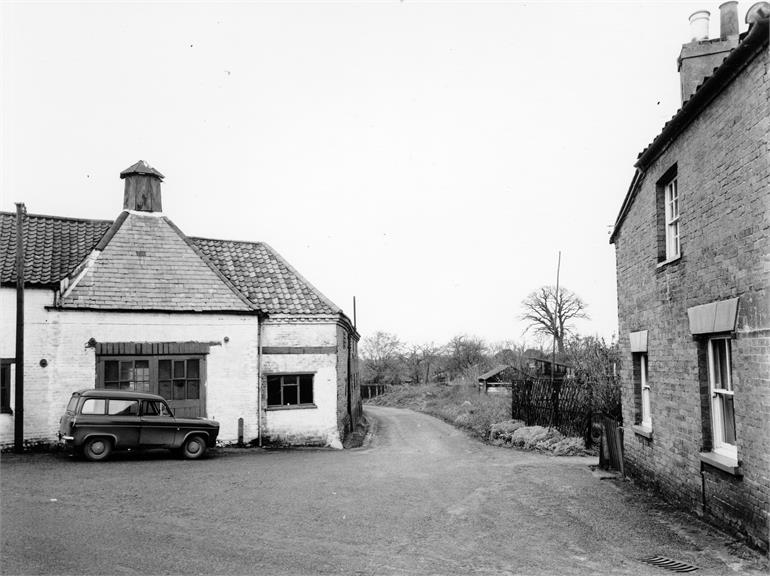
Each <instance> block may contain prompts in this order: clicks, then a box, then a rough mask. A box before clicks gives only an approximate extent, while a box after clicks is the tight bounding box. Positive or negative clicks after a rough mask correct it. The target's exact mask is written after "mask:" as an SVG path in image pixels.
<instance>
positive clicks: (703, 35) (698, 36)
mask: <svg viewBox="0 0 770 576" xmlns="http://www.w3.org/2000/svg"><path fill="white" fill-rule="evenodd" d="M710 16H711V13H710V12H709V11H708V10H698V11H697V12H693V13H692V15H691V16H690V41H691V42H696V41H698V40H708V39H709V17H710Z"/></svg>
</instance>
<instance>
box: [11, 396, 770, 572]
mask: <svg viewBox="0 0 770 576" xmlns="http://www.w3.org/2000/svg"><path fill="white" fill-rule="evenodd" d="M366 410H367V414H368V415H369V417H370V419H372V420H373V421H374V422H375V426H374V428H373V434H372V437H371V440H370V441H369V442H368V444H367V445H365V446H364V447H362V448H359V449H353V450H345V451H332V450H320V449H319V450H316V449H297V450H281V451H267V450H259V449H249V450H223V451H219V453H218V454H214V455H212V457H211V458H208V459H206V460H203V461H200V462H190V461H182V460H176V459H173V458H170V457H168V456H167V455H166V454H165V453H163V452H159V453H148V454H144V455H137V454H128V455H124V456H116V457H115V458H114V459H113V460H111V461H108V462H103V463H89V462H84V461H78V460H74V459H72V458H69V457H66V456H63V455H52V454H33V455H23V456H17V455H3V457H2V462H1V469H0V470H1V473H2V476H1V484H0V486H1V488H2V503H1V506H2V507H1V511H2V516H1V517H0V520H1V521H2V524H1V531H2V549H1V550H0V553H1V557H0V560H2V572H3V574H264V575H269V576H278V575H283V574H298V575H299V574H353V575H358V574H362V575H392V574H405V575H406V574H408V575H428V574H436V575H447V576H452V575H458V576H459V575H463V576H466V575H469V574H476V575H486V574H489V575H492V574H494V575H507V574H535V575H538V574H586V575H587V574H649V575H656V576H665V574H669V573H671V572H667V571H666V570H663V569H661V568H658V567H654V566H649V565H647V564H644V563H642V562H640V560H641V559H642V558H645V557H650V556H656V555H659V556H665V557H669V558H672V559H674V560H677V561H680V562H685V563H690V564H692V565H695V566H698V567H699V570H698V571H697V572H696V574H701V575H707V574H744V573H752V572H755V573H762V569H763V568H764V569H767V563H766V560H763V559H761V558H760V557H758V556H757V555H756V554H753V553H751V552H750V551H747V550H746V549H745V548H742V547H741V546H739V545H736V544H735V543H734V542H731V540H730V539H729V538H727V537H726V536H725V535H723V534H721V533H719V532H716V531H714V530H713V529H711V528H708V527H707V526H706V525H705V524H703V523H701V522H699V521H697V520H694V519H693V518H691V517H688V516H685V515H683V514H681V513H677V512H675V511H673V510H671V509H670V508H668V507H666V506H665V505H663V504H661V503H660V502H658V501H657V500H655V499H654V498H651V497H650V496H648V495H646V494H645V493H644V492H641V491H639V490H637V489H635V488H634V487H633V486H632V485H631V484H629V483H627V482H619V481H614V480H599V479H598V478H597V477H596V476H595V475H593V474H592V472H591V469H590V468H589V464H592V463H594V460H593V459H589V458H580V457H568V458H556V457H552V456H545V455H540V454H535V453H527V452H520V451H517V450H511V449H503V448H495V447H491V446H487V445H484V444H481V443H479V442H478V441H476V440H473V439H471V438H469V437H467V436H466V435H464V434H463V433H462V432H460V431H458V430H456V429H454V428H452V427H451V426H449V425H447V424H445V423H443V422H441V421H439V420H436V419H434V418H432V417H430V416H426V415H424V414H418V413H415V412H411V411H408V410H398V409H392V408H382V407H367V409H366Z"/></svg>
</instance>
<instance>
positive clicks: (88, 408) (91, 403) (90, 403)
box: [80, 398, 107, 414]
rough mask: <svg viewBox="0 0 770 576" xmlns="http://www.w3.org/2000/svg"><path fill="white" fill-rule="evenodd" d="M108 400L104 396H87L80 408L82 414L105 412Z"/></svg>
mask: <svg viewBox="0 0 770 576" xmlns="http://www.w3.org/2000/svg"><path fill="white" fill-rule="evenodd" d="M106 405H107V401H106V400H104V399H103V398H87V399H86V400H85V401H84V402H83V407H82V408H81V409H80V413H81V414H104V412H105V410H104V409H105V407H106Z"/></svg>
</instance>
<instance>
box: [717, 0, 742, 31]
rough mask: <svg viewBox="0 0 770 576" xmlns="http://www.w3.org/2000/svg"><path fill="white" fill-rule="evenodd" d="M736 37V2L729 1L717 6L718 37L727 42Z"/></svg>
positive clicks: (733, 0)
mask: <svg viewBox="0 0 770 576" xmlns="http://www.w3.org/2000/svg"><path fill="white" fill-rule="evenodd" d="M737 35H738V2H736V1H735V0H731V1H730V2H725V3H724V4H722V5H720V6H719V37H720V38H721V39H722V40H727V38H729V37H730V36H737Z"/></svg>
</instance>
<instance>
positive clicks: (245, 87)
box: [0, 0, 751, 344]
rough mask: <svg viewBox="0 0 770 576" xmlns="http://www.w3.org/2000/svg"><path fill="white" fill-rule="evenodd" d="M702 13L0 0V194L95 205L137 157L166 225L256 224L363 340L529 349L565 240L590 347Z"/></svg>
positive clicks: (603, 331)
mask: <svg viewBox="0 0 770 576" xmlns="http://www.w3.org/2000/svg"><path fill="white" fill-rule="evenodd" d="M750 4H751V3H748V2H741V3H740V4H739V11H740V12H739V13H740V21H741V31H744V30H745V28H746V25H745V24H744V23H743V16H744V13H745V11H746V10H747V9H748V8H749V6H750ZM718 5H719V3H718V2H709V1H702V2H619V1H618V2H536V3H535V2H414V1H410V0H404V1H383V2H371V1H370V2H239V3H184V2H173V3H172V2H169V3H139V2H131V3H118V2H89V3H67V2H56V3H33V2H24V3H5V4H2V5H0V19H1V21H0V33H1V34H2V38H1V39H0V210H5V211H13V210H15V207H14V202H24V203H25V205H26V207H27V210H28V212H29V213H33V214H49V215H59V216H71V217H78V218H95V219H114V218H115V217H116V216H117V215H118V214H119V213H120V211H121V209H122V198H123V182H122V181H121V180H120V179H119V173H120V171H121V170H123V169H125V168H127V167H128V166H130V165H132V164H133V163H135V162H136V161H137V160H139V159H143V160H146V161H147V162H149V163H150V164H151V165H152V166H154V167H155V168H157V169H158V170H160V171H161V172H162V173H163V174H164V175H165V176H166V179H165V180H164V182H163V186H162V194H163V209H164V214H165V215H167V216H168V217H169V218H170V219H171V220H172V221H174V223H175V224H177V225H178V226H179V227H180V228H181V229H182V230H183V231H184V232H185V233H186V234H187V235H189V236H202V237H208V238H221V239H230V240H250V241H263V242H267V243H268V244H270V245H271V246H272V247H273V248H274V249H275V250H277V251H278V252H279V253H280V254H282V255H283V256H284V257H285V258H286V259H287V260H288V261H289V262H290V263H291V264H292V265H293V266H294V267H295V268H296V269H298V270H299V271H300V273H301V274H302V275H303V276H304V277H305V278H307V279H308V280H309V281H310V282H312V283H313V284H314V285H315V286H316V287H317V288H318V289H319V290H320V291H321V292H323V293H324V294H325V295H326V296H328V297H329V298H330V299H331V300H332V301H334V302H335V303H336V304H337V305H339V306H341V307H342V308H343V309H344V311H345V312H346V313H347V314H348V315H349V316H351V317H352V316H353V298H354V297H355V298H356V302H357V306H356V321H357V327H358V330H359V332H360V333H361V334H362V335H363V336H364V337H366V336H368V335H371V334H373V333H374V332H376V331H379V330H382V331H387V332H392V333H395V334H396V335H398V336H399V337H400V338H401V339H402V340H404V341H407V342H413V343H427V342H434V343H436V344H441V343H444V342H446V341H448V340H449V339H450V338H452V337H453V336H455V335H459V334H467V335H473V336H477V337H480V338H483V339H485V340H487V341H489V342H496V341H504V340H513V341H518V342H521V341H523V340H526V341H527V342H532V341H533V340H534V339H533V337H532V335H531V333H529V332H528V333H524V329H525V327H526V326H525V324H524V323H523V322H522V321H521V320H519V318H518V316H519V315H520V313H521V301H522V300H523V299H524V298H525V297H526V296H527V294H529V293H530V292H532V291H533V290H535V289H536V288H538V287H539V286H542V285H545V284H554V283H555V281H556V269H557V261H558V255H559V252H561V269H560V283H561V286H563V287H567V288H569V289H570V290H572V291H574V292H575V293H577V294H578V295H579V296H580V297H581V298H582V299H583V300H584V301H585V302H586V303H587V304H588V308H587V311H588V313H589V314H590V319H587V320H581V321H579V322H577V323H576V329H577V330H578V331H579V332H580V333H581V334H586V335H599V336H602V337H605V338H607V339H610V338H611V337H612V336H613V334H615V332H616V331H617V302H616V297H617V296H616V284H615V257H614V247H613V246H612V245H610V244H609V233H610V231H611V229H612V224H613V223H614V222H615V218H616V217H617V214H618V211H619V209H620V205H621V203H622V201H623V198H624V196H625V193H626V191H627V189H628V185H629V183H630V181H631V177H632V175H633V170H634V169H633V164H634V161H635V159H636V156H637V154H638V153H639V152H640V151H641V150H643V149H644V148H645V147H646V146H647V144H649V143H650V142H651V141H652V140H653V139H654V137H655V136H656V135H657V134H658V133H659V132H660V130H661V128H662V126H663V124H664V122H665V121H667V120H668V119H670V117H671V116H672V115H673V114H674V113H675V112H676V111H677V109H678V108H679V106H680V103H681V102H680V92H679V77H678V73H677V65H676V59H677V56H678V55H679V52H680V50H681V45H682V44H683V43H686V42H688V41H689V39H690V36H689V23H688V17H689V15H690V14H692V13H693V12H695V11H696V10H700V9H705V10H709V11H710V12H711V14H712V16H711V37H714V36H718V33H719V30H718V27H719V24H718V21H719V8H718Z"/></svg>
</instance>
